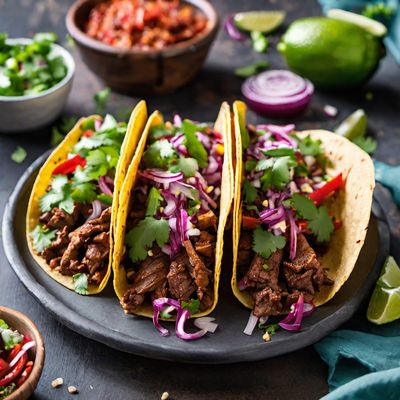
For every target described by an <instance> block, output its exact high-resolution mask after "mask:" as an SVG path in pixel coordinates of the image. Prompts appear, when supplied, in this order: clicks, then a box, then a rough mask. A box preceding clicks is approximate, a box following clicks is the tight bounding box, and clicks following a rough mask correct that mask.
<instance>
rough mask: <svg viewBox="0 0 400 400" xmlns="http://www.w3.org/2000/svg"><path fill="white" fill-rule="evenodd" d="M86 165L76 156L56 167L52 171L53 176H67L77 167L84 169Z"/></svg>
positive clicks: (83, 160) (82, 159)
mask: <svg viewBox="0 0 400 400" xmlns="http://www.w3.org/2000/svg"><path fill="white" fill-rule="evenodd" d="M85 165H86V160H85V159H84V158H83V157H82V156H80V155H79V154H77V155H76V156H74V157H72V158H70V159H68V160H67V161H64V162H63V163H62V164H60V165H57V167H55V168H54V170H53V175H60V174H61V175H67V174H70V173H71V172H74V171H75V170H76V168H77V167H79V166H80V167H84V166H85Z"/></svg>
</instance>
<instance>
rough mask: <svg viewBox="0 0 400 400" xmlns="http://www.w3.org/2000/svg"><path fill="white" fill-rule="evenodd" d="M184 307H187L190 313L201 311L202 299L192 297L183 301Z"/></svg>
mask: <svg viewBox="0 0 400 400" xmlns="http://www.w3.org/2000/svg"><path fill="white" fill-rule="evenodd" d="M181 306H182V308H185V309H186V310H188V311H189V313H190V315H193V314H196V313H198V312H199V307H200V300H199V299H191V300H190V301H183V300H182V301H181Z"/></svg>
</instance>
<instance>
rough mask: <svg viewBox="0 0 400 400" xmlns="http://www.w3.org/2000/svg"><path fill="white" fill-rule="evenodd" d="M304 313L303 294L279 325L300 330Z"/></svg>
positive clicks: (286, 328) (291, 329)
mask: <svg viewBox="0 0 400 400" xmlns="http://www.w3.org/2000/svg"><path fill="white" fill-rule="evenodd" d="M303 313H304V297H303V295H302V294H301V295H300V296H299V299H298V300H297V303H296V304H294V305H292V310H291V311H290V313H289V314H288V315H287V316H286V318H284V319H283V320H282V321H281V322H279V324H278V325H279V326H280V327H281V328H283V329H285V330H287V331H299V330H300V329H301V321H302V319H303Z"/></svg>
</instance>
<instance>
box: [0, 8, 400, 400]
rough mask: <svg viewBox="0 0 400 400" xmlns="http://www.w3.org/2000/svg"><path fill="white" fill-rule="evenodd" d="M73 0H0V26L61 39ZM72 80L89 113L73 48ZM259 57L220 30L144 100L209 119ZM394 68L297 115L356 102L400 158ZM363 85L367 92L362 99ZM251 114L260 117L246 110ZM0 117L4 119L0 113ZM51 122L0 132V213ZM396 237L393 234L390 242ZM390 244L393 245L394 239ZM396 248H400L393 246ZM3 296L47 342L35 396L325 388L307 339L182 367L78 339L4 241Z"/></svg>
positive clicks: (85, 79)
mask: <svg viewBox="0 0 400 400" xmlns="http://www.w3.org/2000/svg"><path fill="white" fill-rule="evenodd" d="M71 3H72V1H71V0H68V1H67V0H0V31H6V32H9V35H10V36H11V37H21V36H30V35H32V34H33V33H34V32H37V31H46V30H47V31H48V30H51V31H56V32H57V33H58V34H59V37H60V41H61V42H62V43H63V42H65V33H66V32H65V26H64V17H65V13H66V10H67V9H68V7H69V5H70V4H71ZM214 3H215V4H216V7H217V8H218V10H219V11H220V15H221V16H223V15H225V14H226V13H228V12H229V11H237V10H238V9H255V8H256V9H260V8H263V9H274V8H275V9H277V8H284V9H285V10H286V11H287V12H288V17H287V23H289V22H290V21H292V20H294V19H296V18H298V17H302V16H307V15H318V14H320V9H319V7H318V5H317V4H316V2H315V1H312V0H307V1H305V0H302V1H300V0H297V1H295V0H291V1H288V0H286V1H280V2H278V1H273V0H270V1H259V0H258V1H257V0H249V1H246V2H240V1H232V0H231V1H227V0H218V1H215V2H214ZM271 42H272V46H271V47H272V50H271V51H270V54H269V55H268V57H269V59H270V60H271V65H272V66H273V67H283V66H284V64H283V61H282V59H281V58H280V56H279V55H278V54H277V52H276V51H275V49H274V47H275V44H276V42H277V37H275V38H273V39H272V40H271ZM72 51H73V54H74V57H75V59H76V61H77V71H76V76H75V81H74V87H73V90H72V93H71V95H70V97H69V101H68V104H67V106H66V109H65V113H64V114H65V115H85V114H90V113H92V112H93V109H94V106H93V102H92V96H93V94H94V93H95V92H96V91H98V90H99V89H101V88H102V87H103V86H102V84H101V82H99V81H98V80H97V79H96V77H95V76H93V75H92V74H91V73H90V71H88V70H87V68H86V67H85V66H84V65H83V64H82V62H81V61H80V58H79V56H78V54H76V52H75V51H74V50H72ZM262 57H263V56H259V55H255V54H254V53H253V52H252V51H251V50H250V48H249V45H248V44H241V43H235V42H232V41H230V40H229V39H228V38H227V37H226V35H225V34H224V32H222V31H221V32H220V34H219V36H218V40H217V42H216V43H215V45H214V47H213V49H212V52H211V54H210V57H209V59H208V62H207V64H206V66H205V68H204V70H203V71H202V72H201V74H200V75H199V76H198V78H196V80H195V81H194V82H193V83H192V84H190V85H189V86H188V87H187V88H184V89H181V90H179V91H178V92H177V93H175V94H174V95H167V96H161V97H160V96H158V97H150V98H148V99H147V100H148V103H149V108H150V109H154V108H156V107H157V108H159V109H160V110H161V111H162V112H164V113H165V114H166V115H167V117H170V116H171V115H172V113H173V112H174V111H179V112H180V113H181V114H183V115H185V116H188V117H191V118H193V119H198V120H205V121H208V120H212V119H213V118H214V117H215V116H216V113H217V110H218V107H219V104H220V102H221V101H222V100H228V101H230V102H231V101H233V100H234V99H236V98H238V97H239V96H240V83H241V82H240V80H239V79H238V78H236V77H235V76H234V75H233V72H232V70H233V67H237V66H242V65H246V64H248V63H250V62H252V61H254V60H256V59H258V58H262ZM399 76H400V68H399V67H398V66H397V65H396V64H395V62H394V61H393V59H392V58H391V57H390V56H389V57H387V58H386V59H385V60H384V61H383V63H382V65H381V67H380V69H379V71H378V73H377V74H376V75H375V77H374V79H373V80H372V81H371V82H370V83H369V84H368V86H367V87H365V88H363V89H361V90H357V91H353V92H347V93H345V92H341V93H322V92H317V94H316V96H314V99H313V104H312V107H311V108H310V109H309V110H308V111H307V114H306V115H304V116H303V117H302V118H301V119H299V120H298V121H296V123H297V124H298V126H299V127H300V128H308V127H318V126H320V127H324V128H328V129H329V128H332V127H333V126H335V125H336V124H337V123H338V121H339V120H340V118H341V117H344V116H346V115H347V114H349V113H350V112H352V111H354V110H355V109H357V108H359V107H362V108H365V110H366V111H367V113H368V116H369V121H370V128H371V130H372V132H373V134H374V135H375V136H376V137H377V138H378V140H379V147H378V150H377V152H376V153H375V156H376V158H378V159H380V160H382V161H386V162H389V163H394V164H395V163H397V164H398V163H399V162H400V154H399V149H400V125H399V111H400V79H399ZM367 92H371V93H373V100H372V101H367V100H366V98H365V95H366V93H367ZM136 101H137V99H135V98H130V97H126V96H121V95H118V94H113V95H112V97H111V101H110V103H109V111H117V110H119V109H121V108H122V107H129V106H133V105H134V104H135V103H136ZM324 104H332V105H334V106H336V107H338V108H339V110H340V115H339V117H337V118H336V119H333V120H328V119H327V117H325V116H324V115H323V113H322V112H321V106H323V105H324ZM250 118H251V119H253V120H255V118H256V116H255V115H253V114H251V116H250ZM0 123H1V121H0ZM49 138H50V129H49V130H44V131H42V132H37V133H30V134H25V135H22V136H1V137H0V212H1V213H3V211H4V206H5V204H6V201H7V199H8V197H9V194H10V192H11V191H12V189H13V188H14V186H15V183H16V181H17V179H18V177H19V176H20V175H21V173H22V172H23V171H24V169H25V168H26V167H27V166H28V165H29V164H30V163H31V162H32V161H33V160H34V159H36V158H37V157H38V156H39V155H40V154H42V153H43V152H44V151H45V150H47V149H48V148H49ZM17 145H21V146H23V147H24V148H26V149H27V151H28V156H27V159H26V160H25V162H24V163H23V164H21V165H17V164H15V163H13V162H12V161H11V159H10V154H11V152H12V151H13V150H14V149H15V147H16V146H17ZM389 212H390V213H391V215H392V220H398V213H397V210H396V209H395V208H393V207H392V208H390V209H389ZM398 226H399V225H397V224H393V226H392V234H393V239H394V240H395V241H396V239H397V238H398V237H399V230H398V228H397V227H398ZM394 243H395V242H394ZM392 246H393V243H392ZM394 247H395V248H397V249H398V248H399V247H398V246H394ZM0 304H1V305H6V306H9V307H12V308H15V309H18V310H21V311H23V312H24V313H26V314H27V315H28V316H30V317H31V318H32V319H33V320H34V321H35V322H36V323H37V325H38V327H39V329H40V330H41V331H42V333H43V336H44V339H45V342H46V351H47V357H46V365H45V368H44V371H43V375H42V378H41V381H40V383H39V386H38V388H37V391H36V392H35V395H34V397H33V398H34V399H41V400H44V399H67V398H70V397H71V395H70V394H68V393H67V390H66V385H68V384H72V385H75V386H77V387H78V388H79V390H80V394H79V398H81V399H109V398H113V399H116V400H117V399H158V398H160V396H161V393H162V392H164V391H168V392H169V393H170V396H171V398H173V399H176V400H178V399H189V400H190V399H264V398H270V399H291V398H295V399H298V400H300V399H317V398H319V397H321V396H322V395H324V394H325V393H326V392H327V390H328V388H327V385H326V376H327V368H326V366H325V364H324V363H323V362H322V361H321V360H320V359H319V357H318V355H317V354H316V353H315V351H314V350H313V349H312V348H311V347H309V348H305V349H303V350H301V351H298V352H295V353H292V354H289V355H286V356H284V357H279V358H275V359H272V360H267V361H264V362H256V363H249V364H235V365H226V366H205V365H201V366H197V365H181V364H174V363H170V362H161V361H153V360H149V359H145V358H140V357H135V356H131V355H128V354H123V353H119V352H116V351H114V350H111V349H109V348H107V347H105V346H103V345H101V344H98V343H96V342H93V341H91V340H88V339H86V338H83V337H80V336H79V335H77V334H75V333H74V332H72V331H70V330H69V329H68V328H67V327H64V326H61V325H60V324H59V323H58V322H57V321H56V320H55V319H53V318H52V317H51V316H50V315H48V314H47V313H46V312H45V310H44V309H43V308H42V307H41V306H40V305H39V304H37V303H36V301H35V300H34V299H33V298H32V297H31V296H30V295H29V294H28V293H27V292H26V290H25V289H24V287H23V286H22V285H21V284H20V282H19V281H18V279H17V277H16V276H15V274H14V273H13V271H12V270H11V268H10V266H9V265H8V262H7V260H6V259H5V256H4V252H3V249H2V247H1V248H0ZM57 377H63V378H64V381H65V384H66V385H65V386H64V388H62V389H58V390H55V389H53V388H52V387H51V381H52V380H53V379H54V378H57Z"/></svg>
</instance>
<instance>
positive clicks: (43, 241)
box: [30, 224, 56, 253]
mask: <svg viewBox="0 0 400 400" xmlns="http://www.w3.org/2000/svg"><path fill="white" fill-rule="evenodd" d="M30 235H31V238H32V241H33V247H34V248H35V249H36V251H38V252H39V253H41V252H42V251H44V250H45V249H47V247H49V246H50V244H51V243H52V241H53V240H54V239H55V238H56V231H55V230H50V229H46V228H45V227H44V226H43V225H40V224H39V225H36V228H35V229H34V230H33V231H32V232H31V233H30Z"/></svg>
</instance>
